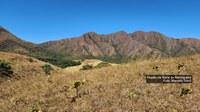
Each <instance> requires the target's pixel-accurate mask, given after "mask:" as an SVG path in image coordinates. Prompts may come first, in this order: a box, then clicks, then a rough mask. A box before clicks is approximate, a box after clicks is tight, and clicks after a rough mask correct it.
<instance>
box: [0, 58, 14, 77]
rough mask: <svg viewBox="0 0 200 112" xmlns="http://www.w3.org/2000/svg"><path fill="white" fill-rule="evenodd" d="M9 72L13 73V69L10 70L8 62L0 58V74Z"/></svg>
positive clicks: (3, 74)
mask: <svg viewBox="0 0 200 112" xmlns="http://www.w3.org/2000/svg"><path fill="white" fill-rule="evenodd" d="M11 74H13V71H12V70H11V66H10V63H9V62H6V61H5V60H0V75H1V76H10V75H11Z"/></svg>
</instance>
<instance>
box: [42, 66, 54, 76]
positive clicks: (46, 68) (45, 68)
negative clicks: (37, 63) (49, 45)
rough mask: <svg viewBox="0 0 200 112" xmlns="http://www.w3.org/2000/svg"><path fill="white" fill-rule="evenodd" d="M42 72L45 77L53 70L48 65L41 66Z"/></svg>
mask: <svg viewBox="0 0 200 112" xmlns="http://www.w3.org/2000/svg"><path fill="white" fill-rule="evenodd" d="M42 68H43V70H44V72H45V73H46V74H47V75H50V72H51V70H53V68H52V67H51V65H49V64H45V65H44V66H42Z"/></svg>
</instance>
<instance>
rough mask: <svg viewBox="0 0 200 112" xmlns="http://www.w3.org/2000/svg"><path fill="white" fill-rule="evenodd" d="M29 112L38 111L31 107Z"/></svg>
mask: <svg viewBox="0 0 200 112" xmlns="http://www.w3.org/2000/svg"><path fill="white" fill-rule="evenodd" d="M29 112H39V109H37V108H35V107H31V108H30V111H29Z"/></svg>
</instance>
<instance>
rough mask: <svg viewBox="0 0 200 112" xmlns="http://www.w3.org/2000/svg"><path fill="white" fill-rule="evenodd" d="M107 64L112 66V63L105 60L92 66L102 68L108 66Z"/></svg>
mask: <svg viewBox="0 0 200 112" xmlns="http://www.w3.org/2000/svg"><path fill="white" fill-rule="evenodd" d="M109 66H112V65H111V64H109V63H107V62H101V63H99V64H98V65H96V66H95V67H94V68H102V67H109Z"/></svg>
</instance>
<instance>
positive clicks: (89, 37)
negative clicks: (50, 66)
mask: <svg viewBox="0 0 200 112" xmlns="http://www.w3.org/2000/svg"><path fill="white" fill-rule="evenodd" d="M0 51H4V52H13V53H18V54H23V55H29V56H35V57H36V55H37V56H38V55H39V56H41V57H49V56H50V57H51V58H54V57H56V56H60V55H62V57H65V58H72V59H80V58H103V59H104V58H108V60H110V59H112V58H114V59H117V60H118V59H122V58H126V59H144V58H163V57H177V56H182V55H192V54H198V53H200V40H199V39H195V38H181V39H174V38H171V37H168V36H166V35H163V34H161V33H159V32H156V31H149V32H144V31H141V30H140V31H136V32H133V33H126V32H125V31H118V32H114V33H110V34H98V33H95V32H87V33H85V34H83V35H81V36H79V37H73V38H65V39H61V40H55V41H48V42H44V43H41V44H35V43H32V42H27V41H24V40H21V39H20V38H18V37H16V36H15V35H13V34H12V33H10V32H9V31H7V30H6V29H4V28H3V27H0ZM56 52H59V53H60V54H59V53H56Z"/></svg>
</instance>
